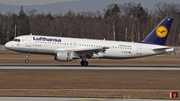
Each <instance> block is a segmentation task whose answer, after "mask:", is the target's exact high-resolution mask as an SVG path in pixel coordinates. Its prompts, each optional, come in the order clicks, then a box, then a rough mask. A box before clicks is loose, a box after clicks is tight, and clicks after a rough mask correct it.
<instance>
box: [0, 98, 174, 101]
mask: <svg viewBox="0 0 180 101" xmlns="http://www.w3.org/2000/svg"><path fill="white" fill-rule="evenodd" d="M0 101H174V100H159V99H158V100H155V99H105V98H49V97H0Z"/></svg>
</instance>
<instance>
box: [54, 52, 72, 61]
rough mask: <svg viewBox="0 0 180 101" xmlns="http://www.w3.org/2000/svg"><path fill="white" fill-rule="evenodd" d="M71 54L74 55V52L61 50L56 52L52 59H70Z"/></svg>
mask: <svg viewBox="0 0 180 101" xmlns="http://www.w3.org/2000/svg"><path fill="white" fill-rule="evenodd" d="M73 56H74V52H70V51H62V52H58V53H57V55H56V56H55V58H54V59H55V60H58V61H72V60H73Z"/></svg>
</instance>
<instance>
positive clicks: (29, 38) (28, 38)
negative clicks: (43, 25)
mask: <svg viewBox="0 0 180 101" xmlns="http://www.w3.org/2000/svg"><path fill="white" fill-rule="evenodd" d="M26 47H31V36H27V37H26Z"/></svg>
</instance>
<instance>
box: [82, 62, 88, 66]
mask: <svg viewBox="0 0 180 101" xmlns="http://www.w3.org/2000/svg"><path fill="white" fill-rule="evenodd" d="M88 65H89V63H88V62H87V61H81V66H88Z"/></svg>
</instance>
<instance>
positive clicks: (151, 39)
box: [141, 18, 173, 45]
mask: <svg viewBox="0 0 180 101" xmlns="http://www.w3.org/2000/svg"><path fill="white" fill-rule="evenodd" d="M172 22H173V19H171V18H165V19H163V20H162V21H161V22H160V23H159V24H158V25H157V26H156V27H155V28H154V29H153V30H152V31H151V32H150V33H149V34H148V35H147V36H146V38H145V39H144V40H142V41H141V43H147V44H157V45H165V44H166V40H167V37H168V34H169V32H170V28H171V24H172Z"/></svg>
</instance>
